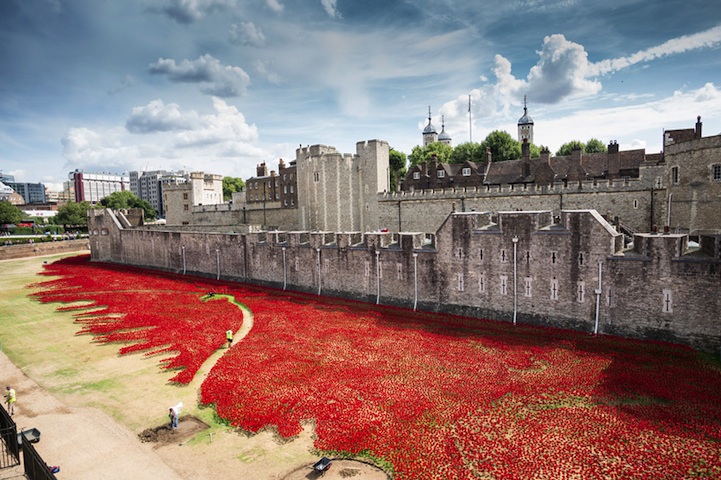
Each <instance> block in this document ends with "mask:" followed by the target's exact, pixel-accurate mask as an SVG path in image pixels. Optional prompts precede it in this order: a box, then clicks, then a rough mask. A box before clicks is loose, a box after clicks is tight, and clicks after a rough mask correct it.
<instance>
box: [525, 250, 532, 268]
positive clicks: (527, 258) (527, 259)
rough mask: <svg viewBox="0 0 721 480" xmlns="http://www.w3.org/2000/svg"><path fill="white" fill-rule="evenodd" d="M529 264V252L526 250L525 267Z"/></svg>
mask: <svg viewBox="0 0 721 480" xmlns="http://www.w3.org/2000/svg"><path fill="white" fill-rule="evenodd" d="M530 263H531V252H529V251H528V250H526V265H530Z"/></svg>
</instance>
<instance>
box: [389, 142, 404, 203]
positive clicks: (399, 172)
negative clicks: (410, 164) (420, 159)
mask: <svg viewBox="0 0 721 480" xmlns="http://www.w3.org/2000/svg"><path fill="white" fill-rule="evenodd" d="M388 162H389V164H390V170H391V191H392V192H394V191H395V190H396V186H397V185H398V182H400V180H402V179H403V178H404V177H405V176H406V171H407V170H406V154H405V153H403V152H399V151H398V150H396V149H395V148H392V147H391V148H390V150H389V151H388Z"/></svg>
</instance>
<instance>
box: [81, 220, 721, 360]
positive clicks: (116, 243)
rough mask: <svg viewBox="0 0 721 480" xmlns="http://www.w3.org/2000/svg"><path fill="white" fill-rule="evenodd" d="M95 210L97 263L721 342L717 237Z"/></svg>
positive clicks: (702, 344)
mask: <svg viewBox="0 0 721 480" xmlns="http://www.w3.org/2000/svg"><path fill="white" fill-rule="evenodd" d="M121 219H122V216H121V214H119V213H116V212H112V211H110V210H98V211H92V212H91V214H90V215H89V218H88V221H89V229H90V232H91V236H90V245H91V255H92V259H93V260H97V261H107V262H117V263H124V264H131V265H137V266H141V267H147V268H155V269H160V270H166V271H173V272H176V273H178V274H194V275H203V276H209V277H213V278H223V279H227V280H236V281H243V282H250V283H255V284H260V285H268V286H273V287H276V288H283V289H292V290H299V291H307V292H313V293H317V294H320V295H329V296H339V297H346V298H353V299H359V300H365V301H367V302H371V303H380V304H391V305H400V306H405V307H409V308H418V309H423V310H428V311H438V312H451V313H457V314H463V315H469V316H474V317H479V318H493V319H498V320H502V321H518V322H522V323H533V324H539V325H548V326H555V327H561V328H573V329H580V330H583V331H588V332H594V333H599V334H601V333H608V334H615V335H625V336H632V337H640V338H653V339H661V340H668V341H674V342H682V343H687V344H689V345H692V346H694V347H696V348H701V349H704V350H713V351H717V350H718V348H719V346H720V345H721V325H719V323H718V322H717V317H718V312H719V311H721V299H720V298H719V297H720V296H719V295H718V291H719V288H721V256H720V254H719V250H720V249H721V241H720V237H719V236H702V237H701V242H700V243H701V245H700V248H689V243H688V237H687V236H686V235H681V234H671V233H666V234H664V233H661V234H658V233H656V234H646V233H639V234H636V235H635V237H634V242H633V246H632V247H631V248H624V245H623V240H622V235H621V233H619V232H617V231H616V229H615V227H614V226H613V225H611V224H610V223H608V222H607V221H606V220H605V219H604V218H603V217H602V216H601V215H600V214H599V213H598V212H596V211H595V210H562V211H561V212H560V215H556V214H555V213H554V212H552V211H548V210H535V211H500V212H495V213H494V212H488V211H479V212H455V213H451V214H449V215H448V216H447V218H446V220H445V221H444V222H443V224H442V225H441V227H440V228H439V229H438V230H437V231H436V232H434V233H433V234H429V233H424V232H391V231H371V232H361V231H349V232H331V231H312V230H297V231H281V230H270V231H246V232H244V233H220V232H217V233H213V232H189V231H178V230H168V229H162V228H160V227H150V226H145V227H142V228H133V227H130V226H128V225H127V224H126V223H125V222H123V221H122V220H121Z"/></svg>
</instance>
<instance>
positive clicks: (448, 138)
mask: <svg viewBox="0 0 721 480" xmlns="http://www.w3.org/2000/svg"><path fill="white" fill-rule="evenodd" d="M438 141H439V142H441V143H445V144H446V145H450V144H451V136H450V135H448V134H447V133H446V119H445V117H443V116H441V133H440V134H438Z"/></svg>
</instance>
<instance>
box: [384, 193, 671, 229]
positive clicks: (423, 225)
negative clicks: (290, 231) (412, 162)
mask: <svg viewBox="0 0 721 480" xmlns="http://www.w3.org/2000/svg"><path fill="white" fill-rule="evenodd" d="M647 183H648V182H644V181H639V180H627V181H623V180H621V181H614V182H609V181H604V182H594V181H587V182H580V183H579V182H575V183H569V184H563V183H560V182H559V183H555V184H553V185H551V186H540V185H539V186H536V185H528V186H527V187H525V188H524V187H523V186H522V185H516V186H513V185H489V186H484V187H479V188H449V189H443V190H416V191H414V192H410V193H408V192H398V193H388V194H384V195H381V196H379V197H380V199H379V206H380V212H381V213H380V224H381V226H382V227H383V228H388V229H390V230H394V231H397V230H401V231H418V232H435V231H436V230H437V229H438V228H439V227H440V225H441V224H442V223H443V221H445V219H446V217H447V216H448V215H449V214H450V213H451V212H454V211H456V212H471V211H492V212H501V211H515V210H524V211H526V210H549V211H552V212H554V213H555V214H556V215H559V214H560V212H561V210H582V209H590V208H592V209H594V210H597V211H598V212H600V213H601V214H603V215H605V216H606V217H607V218H610V219H613V218H615V217H618V218H619V220H620V222H621V223H622V224H623V225H624V226H626V227H628V228H630V229H631V230H633V231H650V230H651V229H652V226H653V225H660V226H662V225H665V223H664V222H665V215H666V202H665V200H666V191H665V189H663V188H651V186H650V185H648V184H647Z"/></svg>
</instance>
